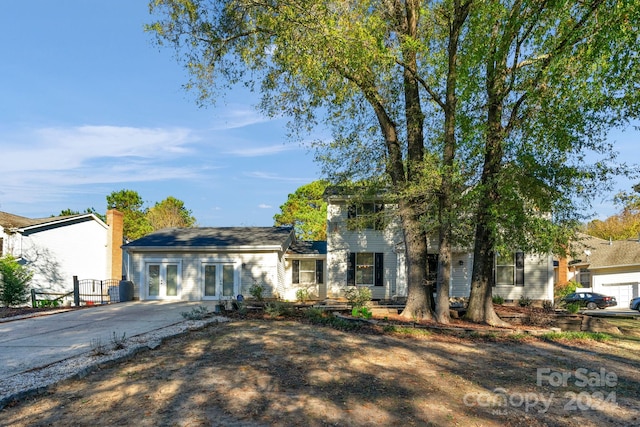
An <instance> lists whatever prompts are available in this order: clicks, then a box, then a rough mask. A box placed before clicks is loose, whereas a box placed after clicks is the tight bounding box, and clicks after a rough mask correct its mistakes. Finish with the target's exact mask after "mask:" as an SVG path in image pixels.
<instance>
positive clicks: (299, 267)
mask: <svg viewBox="0 0 640 427" xmlns="http://www.w3.org/2000/svg"><path fill="white" fill-rule="evenodd" d="M292 267H293V268H292V274H293V277H292V283H293V284H318V283H323V275H322V272H323V269H324V262H323V260H321V259H317V260H316V259H294V260H293V261H292Z"/></svg>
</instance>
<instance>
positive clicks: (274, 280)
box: [123, 194, 554, 301]
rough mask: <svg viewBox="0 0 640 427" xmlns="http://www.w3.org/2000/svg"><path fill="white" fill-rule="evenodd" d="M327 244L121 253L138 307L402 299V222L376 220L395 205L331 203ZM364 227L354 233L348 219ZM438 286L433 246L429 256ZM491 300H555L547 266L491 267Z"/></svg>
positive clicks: (457, 258) (260, 236)
mask: <svg viewBox="0 0 640 427" xmlns="http://www.w3.org/2000/svg"><path fill="white" fill-rule="evenodd" d="M327 201H328V209H327V212H328V213H327V241H326V242H303V241H300V242H299V241H296V239H295V234H294V230H293V229H292V228H290V227H221V228H210V227H205V228H183V229H166V230H160V231H157V232H154V233H152V234H149V235H148V236H145V237H142V238H140V239H137V240H134V241H133V242H130V243H128V244H126V245H124V246H123V248H124V249H125V251H126V252H127V254H128V265H127V266H126V270H127V271H129V272H130V274H129V279H130V280H131V281H132V282H133V283H134V298H139V299H142V300H146V299H175V300H195V301H198V300H225V299H226V300H231V299H234V298H237V297H238V295H243V296H245V297H248V296H249V295H250V288H251V286H252V285H254V284H258V285H260V286H262V287H263V288H264V294H263V296H264V297H266V298H270V297H277V298H281V299H285V300H290V301H292V300H296V299H297V292H298V291H299V290H301V289H303V290H305V291H306V292H307V293H308V295H309V296H310V297H311V298H313V299H325V298H340V297H344V296H345V292H346V290H347V289H348V287H349V286H354V285H357V286H368V287H370V288H371V293H372V298H373V299H374V300H393V299H402V298H404V297H406V296H407V279H406V263H405V255H404V243H403V240H402V232H401V229H400V227H399V225H398V219H397V217H396V216H394V215H388V216H387V217H388V220H386V221H380V220H379V219H378V217H377V216H375V215H373V214H374V213H376V212H377V211H379V210H384V209H386V210H388V211H391V210H393V209H394V207H393V206H392V205H384V204H380V203H368V204H367V203H365V204H360V205H355V204H354V203H353V202H352V201H351V200H350V199H349V198H348V197H345V196H340V195H335V194H332V195H329V196H327ZM350 218H352V219H356V220H358V219H360V227H352V226H351V225H350V224H351V222H350V221H349V219H350ZM428 257H429V258H428V262H429V265H430V271H432V272H434V273H433V274H432V277H430V279H431V280H434V281H435V271H436V264H437V246H436V245H435V243H434V242H431V245H430V253H429V255H428ZM472 261H473V255H472V254H471V253H469V251H468V250H464V249H458V250H456V251H455V252H454V256H453V264H452V272H451V273H452V274H451V283H450V295H451V296H452V297H457V296H460V297H467V296H468V295H469V290H470V283H471V266H472ZM495 272H496V273H495V287H494V295H500V296H501V297H503V298H504V299H505V300H514V301H517V300H518V299H520V298H521V297H523V296H524V297H528V298H531V299H532V300H552V299H553V277H554V270H553V258H552V256H551V255H541V256H535V255H527V254H524V253H522V252H518V251H516V252H514V253H513V254H511V256H509V257H504V258H503V257H501V258H498V259H496V265H495Z"/></svg>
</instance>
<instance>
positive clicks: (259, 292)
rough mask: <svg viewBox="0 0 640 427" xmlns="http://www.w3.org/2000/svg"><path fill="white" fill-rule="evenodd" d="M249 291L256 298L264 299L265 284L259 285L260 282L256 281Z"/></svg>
mask: <svg viewBox="0 0 640 427" xmlns="http://www.w3.org/2000/svg"><path fill="white" fill-rule="evenodd" d="M249 293H250V294H251V296H252V297H253V298H255V299H256V300H258V301H262V300H263V299H264V297H263V293H264V286H263V285H259V284H258V282H254V283H253V285H251V287H250V288H249Z"/></svg>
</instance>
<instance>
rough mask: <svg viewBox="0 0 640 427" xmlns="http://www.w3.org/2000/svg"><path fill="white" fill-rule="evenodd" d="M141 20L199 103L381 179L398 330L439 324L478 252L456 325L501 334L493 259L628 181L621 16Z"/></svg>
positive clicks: (169, 16) (197, 10)
mask: <svg viewBox="0 0 640 427" xmlns="http://www.w3.org/2000/svg"><path fill="white" fill-rule="evenodd" d="M151 11H152V13H154V14H157V15H156V17H157V20H156V21H155V22H154V23H152V24H150V25H149V27H148V29H149V30H151V31H153V32H155V33H156V35H157V36H158V38H157V39H158V41H159V42H160V43H161V44H163V43H169V44H171V45H172V46H174V47H175V48H176V52H177V53H178V55H179V57H180V59H181V60H182V61H183V62H184V63H185V64H186V66H187V67H188V68H189V70H190V71H191V75H192V77H193V79H192V80H191V81H190V82H189V83H188V84H187V86H188V87H189V88H194V89H196V90H197V91H198V93H199V96H200V98H199V100H200V102H202V103H206V102H207V101H209V100H212V99H215V97H216V96H217V94H218V92H217V90H226V89H227V88H228V86H229V84H237V83H240V82H243V83H246V84H248V85H250V86H251V87H253V88H256V89H259V90H260V91H261V92H262V94H263V101H262V103H261V105H260V106H261V107H262V109H263V111H265V112H266V113H267V114H271V115H286V116H289V117H291V119H292V124H293V126H292V130H293V131H294V132H296V131H297V132H301V133H304V132H305V131H308V130H309V129H311V128H312V127H313V126H315V125H317V124H319V123H321V122H324V123H325V124H327V125H328V126H329V127H330V128H331V129H332V131H333V135H334V138H333V139H332V140H331V141H330V142H328V143H322V142H320V143H319V148H320V150H319V153H320V154H319V158H320V159H321V160H322V161H323V165H324V166H325V169H326V171H327V172H328V176H330V177H332V178H334V179H335V178H346V179H351V180H360V179H362V180H365V181H366V180H367V178H370V177H372V176H378V177H379V176H380V175H381V174H384V176H385V179H386V187H385V189H386V191H387V192H388V194H389V196H390V197H392V198H393V200H395V202H396V203H397V205H398V214H399V216H400V220H401V224H402V229H403V233H404V240H405V245H406V256H407V264H408V272H407V277H408V301H407V305H406V309H405V311H404V313H403V314H404V315H406V316H410V317H418V318H431V317H434V316H435V317H436V318H437V320H438V321H441V322H446V321H447V319H448V294H449V290H448V283H449V279H450V278H449V272H450V271H451V264H450V263H451V252H452V249H451V248H452V247H453V246H454V245H462V244H464V243H465V242H466V243H467V246H468V242H469V241H475V249H474V264H473V273H472V287H471V300H470V310H469V318H470V319H471V320H475V321H484V322H488V323H491V324H497V323H499V319H498V318H497V316H495V313H494V311H493V307H492V305H491V286H490V285H491V277H492V266H493V259H494V253H495V252H496V251H499V252H504V251H510V250H514V249H519V250H525V251H531V252H545V251H549V250H551V249H552V248H553V247H554V246H556V245H559V244H560V243H562V241H566V239H567V238H568V237H569V235H570V231H571V228H570V226H572V225H573V224H575V220H576V217H577V216H579V215H577V214H580V213H581V211H576V207H577V206H580V205H579V204H577V203H578V202H576V200H578V201H579V200H585V199H586V200H588V197H589V196H590V195H591V194H592V192H593V191H598V190H600V189H601V188H602V187H601V185H600V184H606V182H607V181H606V180H607V178H609V177H610V176H611V175H612V174H614V173H617V172H621V171H622V172H624V171H625V170H624V168H622V169H620V168H616V165H615V163H614V162H613V160H614V159H613V156H612V154H613V151H612V147H611V146H609V145H608V144H607V143H606V141H605V140H604V138H603V135H604V133H605V132H606V130H608V129H609V128H610V127H611V126H616V125H620V124H623V123H624V121H625V120H626V119H627V118H629V117H633V116H634V115H637V112H638V102H637V99H636V98H637V95H636V92H637V83H635V82H637V81H639V80H638V79H637V77H638V76H637V74H638V64H637V59H636V58H637V50H636V46H637V41H638V40H637V37H638V36H637V34H638V31H637V30H638V28H637V26H638V7H637V6H635V3H634V2H631V1H614V0H610V1H604V0H588V1H584V2H574V1H540V0H536V1H525V0H513V1H473V0H466V1H462V0H445V1H432V2H426V1H418V0H404V1H401V0H350V1H326V0H323V1H320V0H284V1H275V0H219V1H218V0H154V1H152V2H151ZM589 154H594V155H600V157H597V158H596V160H595V161H592V159H591V158H590V157H588V155H589ZM618 166H619V165H618ZM574 196H584V197H585V198H583V199H580V198H579V197H578V198H576V197H574ZM434 207H435V208H436V209H434ZM431 233H437V235H438V236H439V239H438V240H439V243H438V246H439V247H438V251H439V253H440V262H439V286H438V295H437V303H438V304H437V307H436V313H435V314H434V313H432V312H431V309H430V306H431V294H430V292H428V288H427V287H426V286H425V270H426V254H427V249H428V248H427V237H428V235H429V234H431Z"/></svg>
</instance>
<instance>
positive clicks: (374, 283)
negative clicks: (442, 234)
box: [325, 189, 554, 301]
mask: <svg viewBox="0 0 640 427" xmlns="http://www.w3.org/2000/svg"><path fill="white" fill-rule="evenodd" d="M325 198H326V200H327V204H328V206H327V267H326V268H327V281H326V282H327V285H326V286H327V297H329V298H338V297H341V296H344V293H345V291H346V290H347V289H348V286H368V287H370V288H371V294H372V298H373V299H374V300H402V299H403V298H405V297H406V296H407V274H406V262H405V249H404V247H405V246H404V240H403V235H402V230H401V226H400V221H399V218H398V216H397V215H395V214H394V211H395V209H396V206H395V205H393V204H388V203H384V202H383V201H381V200H374V199H372V200H370V201H366V200H365V201H363V200H362V199H361V198H358V199H357V201H356V199H355V198H353V197H351V196H349V195H348V194H344V193H342V192H340V191H339V190H336V189H329V190H328V191H327V193H326V194H325ZM428 252H429V254H428V259H427V261H428V265H429V274H428V280H429V281H430V282H432V283H434V284H435V281H436V270H437V259H438V258H437V252H438V247H437V239H436V236H433V238H432V239H430V241H429V242H428ZM494 263H495V265H494V277H493V282H494V287H493V293H494V295H500V296H501V297H503V298H504V299H505V300H513V301H517V300H519V299H520V298H521V297H527V298H531V299H532V300H553V277H554V271H553V257H552V255H551V254H548V255H547V254H545V255H531V254H524V253H523V252H521V251H517V250H516V251H513V253H511V254H508V255H506V256H496V258H495V260H494ZM472 266H473V248H472V247H469V248H454V249H453V255H452V263H451V282H450V284H449V285H450V287H449V289H450V296H451V297H468V296H469V292H470V289H471V269H472ZM434 289H435V287H434Z"/></svg>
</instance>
